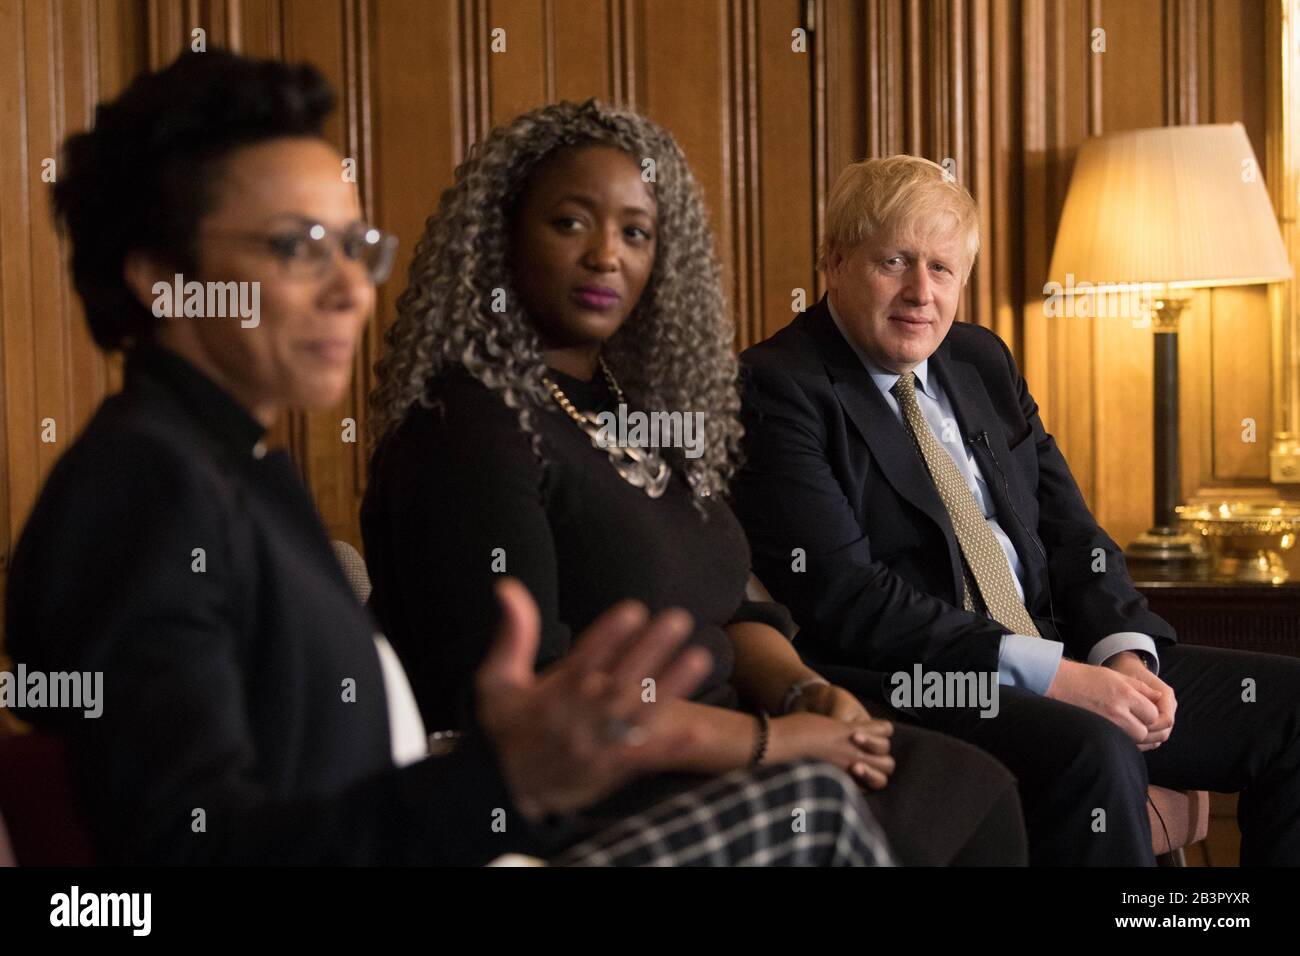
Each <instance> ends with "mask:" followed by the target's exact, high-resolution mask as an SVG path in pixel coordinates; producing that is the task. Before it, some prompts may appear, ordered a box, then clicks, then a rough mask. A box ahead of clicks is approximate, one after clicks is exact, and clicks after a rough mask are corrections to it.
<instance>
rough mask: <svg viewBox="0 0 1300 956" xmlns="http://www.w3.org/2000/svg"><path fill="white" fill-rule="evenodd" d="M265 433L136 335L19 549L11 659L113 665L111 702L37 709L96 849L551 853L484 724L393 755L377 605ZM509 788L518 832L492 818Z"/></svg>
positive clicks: (472, 855) (454, 856) (310, 858)
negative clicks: (440, 747) (363, 592)
mask: <svg viewBox="0 0 1300 956" xmlns="http://www.w3.org/2000/svg"><path fill="white" fill-rule="evenodd" d="M262 432H263V429H262V427H261V426H260V425H259V424H258V423H257V421H256V420H254V419H253V418H252V417H251V416H250V415H249V414H248V413H247V412H246V411H245V410H244V409H243V408H242V407H241V406H239V405H238V404H237V403H236V402H235V400H234V399H233V398H231V397H230V396H229V395H228V394H227V393H225V392H224V391H223V390H222V389H220V388H219V387H218V386H217V385H215V384H214V383H213V382H212V381H210V380H209V379H207V378H206V377H205V376H203V375H202V374H201V373H200V372H199V371H198V370H197V369H196V368H194V367H193V366H192V365H190V364H189V363H187V362H185V361H184V360H183V359H181V358H180V357H179V356H177V355H176V354H174V353H171V352H168V351H165V350H163V349H147V350H144V351H138V352H137V353H136V354H134V355H132V356H131V358H130V360H129V361H128V364H127V368H126V379H125V388H124V390H123V392H122V393H120V394H118V395H115V396H112V397H110V398H109V399H107V400H106V401H105V402H104V404H103V405H102V406H101V407H100V409H99V410H98V412H97V413H96V414H95V416H94V418H93V419H92V420H91V422H90V423H89V425H88V426H87V427H86V429H85V431H84V432H83V434H82V435H81V437H80V438H78V439H77V441H76V443H75V444H74V445H73V446H72V447H71V448H70V449H69V450H68V451H67V453H66V454H65V455H64V456H63V457H62V458H61V459H60V460H59V462H58V463H57V464H56V465H55V467H54V470H53V472H52V473H51V475H50V478H49V480H48V481H47V482H46V484H45V487H44V489H43V491H42V493H41V495H40V498H39V500H38V501H37V503H36V506H35V509H34V510H33V512H32V515H31V518H30V519H29V521H28V523H27V526H26V528H25V530H24V532H23V535H22V538H21V540H20V542H19V544H18V547H17V550H16V552H15V554H14V560H13V565H12V568H11V573H10V580H9V593H8V606H7V608H6V612H7V640H8V646H9V650H10V652H11V654H12V656H13V658H14V660H15V662H23V663H25V664H26V665H27V668H28V670H29V672H30V671H32V670H42V671H76V672H95V671H100V672H102V673H103V699H102V701H101V706H102V715H101V716H99V717H98V718H86V717H84V716H82V711H81V710H80V709H74V710H50V709H45V710H41V709H31V710H28V711H24V712H22V713H21V716H22V717H23V718H24V719H26V720H28V721H30V722H32V723H34V724H35V725H36V726H37V727H38V728H40V729H44V730H47V731H51V732H55V733H58V734H60V735H62V736H63V737H65V738H66V740H67V743H68V748H69V752H70V756H71V760H72V763H73V767H72V769H73V773H74V779H75V781H76V785H77V791H78V795H79V797H80V801H81V803H82V805H83V807H84V809H85V811H86V813H87V815H88V816H89V823H90V828H91V834H92V838H93V841H94V844H95V851H96V856H97V858H98V859H99V860H100V861H101V862H108V863H162V864H174V863H294V864H305V863H460V864H475V863H481V862H486V861H487V860H489V859H491V858H492V857H494V856H496V855H498V854H499V853H503V852H507V851H522V852H536V851H537V850H538V849H539V847H540V844H538V843H536V842H534V840H533V839H532V837H530V835H529V834H530V831H529V829H528V827H527V826H526V825H525V824H524V821H523V818H522V817H521V816H520V815H519V814H518V813H517V812H515V811H513V810H512V809H510V808H511V803H510V797H509V794H508V792H507V788H506V785H505V783H504V782H503V780H502V777H501V774H500V770H499V768H498V766H497V762H496V758H495V755H494V754H493V753H492V751H491V749H490V748H489V747H488V746H487V745H486V744H485V743H482V742H475V741H473V740H471V741H469V742H468V743H467V745H466V746H464V747H462V748H461V749H460V750H459V751H457V752H456V753H455V754H453V755H452V756H450V757H445V758H438V759H426V760H423V761H420V762H418V763H415V764H412V765H410V766H407V767H404V768H402V769H400V770H399V769H395V768H394V767H393V764H392V756H391V745H390V739H389V716H388V710H387V699H386V696H385V689H384V684H383V675H382V672H381V668H380V663H379V658H378V655H377V653H376V649H375V644H374V642H373V639H372V636H373V634H374V631H375V628H374V625H373V622H372V620H371V618H370V615H369V614H368V613H367V611H366V610H365V608H363V607H362V606H361V605H360V604H359V603H358V601H357V600H356V597H355V595H354V593H353V591H352V589H351V588H350V587H349V586H348V583H347V581H346V579H345V578H344V576H343V572H342V569H341V568H340V567H339V564H338V561H337V560H336V559H335V557H334V554H333V552H332V551H331V549H330V544H329V541H328V538H327V536H326V532H325V529H324V527H323V526H322V525H321V522H320V519H319V517H318V515H317V512H316V509H315V507H314V505H313V503H312V501H311V498H310V496H309V495H308V494H307V491H306V489H305V488H304V487H303V485H302V483H301V481H300V480H299V478H298V475H297V472H296V470H295V468H294V466H293V464H292V462H291V461H290V460H289V458H288V456H287V455H286V454H285V453H284V452H281V451H271V452H269V453H268V452H266V451H265V450H264V448H263V446H262V445H261V442H260V439H261V436H262ZM200 549H201V550H200ZM345 681H352V682H353V684H352V685H351V687H352V692H351V693H348V692H347V690H346V688H345V685H344V682H345ZM349 698H350V699H349ZM497 807H500V808H503V809H506V810H507V814H508V818H509V820H510V824H509V826H508V827H507V832H508V835H506V834H501V833H496V832H494V830H493V828H492V821H493V816H492V814H493V810H494V808H497ZM199 811H202V812H201V813H199Z"/></svg>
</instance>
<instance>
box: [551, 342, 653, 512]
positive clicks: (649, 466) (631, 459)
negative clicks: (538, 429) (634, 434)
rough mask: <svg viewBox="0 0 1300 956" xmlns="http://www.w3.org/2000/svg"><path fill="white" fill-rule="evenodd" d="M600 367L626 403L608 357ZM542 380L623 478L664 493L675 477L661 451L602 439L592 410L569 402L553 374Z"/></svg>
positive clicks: (645, 490)
mask: <svg viewBox="0 0 1300 956" xmlns="http://www.w3.org/2000/svg"><path fill="white" fill-rule="evenodd" d="M600 370H601V372H603V373H604V375H605V381H606V382H608V383H609V388H610V391H612V392H613V393H614V398H615V399H616V400H617V401H618V403H619V404H620V405H626V404H627V400H626V399H625V398H624V397H623V389H621V388H619V386H618V382H617V381H616V380H615V379H614V373H613V372H611V371H610V370H609V366H608V365H606V364H605V360H604V358H601V359H600ZM542 382H543V383H544V384H545V385H546V387H547V389H549V390H550V393H551V398H553V399H555V402H556V404H557V405H559V406H560V408H562V409H564V412H565V414H567V415H568V416H569V417H570V418H571V419H573V421H574V423H575V424H576V425H577V426H578V427H579V428H581V429H582V430H583V431H584V432H586V433H587V437H588V438H590V439H591V443H592V444H593V445H595V446H596V447H597V448H599V449H601V450H602V451H604V452H606V453H607V454H608V455H609V463H610V464H611V465H613V466H614V470H615V471H617V472H618V476H619V477H620V478H622V479H623V480H624V481H626V482H627V483H628V484H629V485H631V486H632V487H634V488H640V489H641V490H642V491H644V492H645V493H646V494H647V495H649V496H650V497H651V498H658V497H659V496H660V495H662V494H663V493H664V490H665V489H667V487H668V482H669V480H670V479H671V478H672V470H671V469H670V468H669V467H668V463H667V462H666V461H664V459H663V456H662V455H660V454H659V452H657V451H655V450H653V449H641V448H636V447H634V446H626V447H625V446H623V445H611V444H606V443H605V442H604V441H603V440H602V439H601V434H600V433H601V428H602V422H601V421H600V419H599V418H597V417H596V416H595V415H594V414H592V413H591V412H585V413H584V412H580V411H578V409H577V408H576V407H575V406H574V404H573V402H571V401H569V396H567V395H565V394H564V390H563V389H561V388H560V386H558V385H556V384H555V382H554V381H553V380H552V379H551V377H550V376H549V375H543V376H542Z"/></svg>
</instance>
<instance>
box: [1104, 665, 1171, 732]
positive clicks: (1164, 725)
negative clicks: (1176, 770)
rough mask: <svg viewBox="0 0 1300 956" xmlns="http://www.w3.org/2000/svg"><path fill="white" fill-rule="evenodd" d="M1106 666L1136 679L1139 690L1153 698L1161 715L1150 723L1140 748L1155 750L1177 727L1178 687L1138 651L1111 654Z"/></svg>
mask: <svg viewBox="0 0 1300 956" xmlns="http://www.w3.org/2000/svg"><path fill="white" fill-rule="evenodd" d="M1104 666H1106V667H1109V668H1110V669H1111V670H1115V671H1118V672H1119V673H1121V674H1123V675H1124V676H1125V677H1127V678H1129V679H1130V680H1132V681H1135V682H1136V683H1137V684H1138V685H1139V686H1138V690H1140V691H1142V692H1143V693H1144V694H1146V695H1147V697H1148V698H1150V700H1151V702H1152V703H1153V704H1155V705H1156V710H1157V711H1158V716H1157V717H1156V722H1155V723H1154V724H1148V725H1147V736H1146V738H1145V739H1144V740H1142V741H1141V742H1140V743H1139V744H1138V749H1139V750H1154V749H1155V748H1156V747H1159V746H1160V745H1161V744H1162V743H1164V742H1165V741H1166V740H1168V739H1169V735H1170V734H1171V733H1173V729H1174V713H1175V711H1177V710H1178V700H1177V699H1176V698H1175V696H1174V689H1173V688H1172V687H1170V686H1169V685H1168V684H1166V683H1165V682H1164V681H1162V680H1161V679H1160V678H1159V677H1157V676H1156V675H1155V674H1153V673H1151V671H1150V670H1148V669H1147V666H1146V664H1145V663H1143V661H1142V658H1141V657H1139V656H1138V654H1137V653H1136V652H1135V651H1120V652H1119V653H1118V654H1113V655H1112V656H1111V657H1109V658H1107V659H1106V661H1105V664H1104Z"/></svg>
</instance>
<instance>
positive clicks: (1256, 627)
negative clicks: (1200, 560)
mask: <svg viewBox="0 0 1300 956" xmlns="http://www.w3.org/2000/svg"><path fill="white" fill-rule="evenodd" d="M1134 583H1136V584H1137V588H1138V590H1139V591H1141V592H1142V594H1143V595H1144V596H1145V597H1146V599H1147V601H1148V602H1149V603H1150V604H1151V610H1153V611H1155V612H1156V613H1157V614H1159V615H1160V616H1161V617H1163V618H1164V619H1165V620H1166V621H1168V622H1169V623H1170V624H1171V625H1173V628H1174V630H1175V631H1176V632H1177V633H1178V640H1179V641H1185V642H1186V643H1188V644H1208V645H1210V646H1212V647H1225V648H1232V649H1236V650H1242V651H1262V652H1263V653H1266V654H1289V655H1291V656H1292V657H1300V581H1288V582H1287V583H1286V584H1251V583H1246V582H1235V581H1221V580H1210V581H1136V582H1134Z"/></svg>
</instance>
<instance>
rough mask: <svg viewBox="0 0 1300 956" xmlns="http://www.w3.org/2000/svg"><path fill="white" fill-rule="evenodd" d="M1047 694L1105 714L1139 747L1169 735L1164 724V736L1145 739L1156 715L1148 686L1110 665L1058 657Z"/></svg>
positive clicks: (1156, 711)
mask: <svg viewBox="0 0 1300 956" xmlns="http://www.w3.org/2000/svg"><path fill="white" fill-rule="evenodd" d="M1140 664H1141V662H1140V661H1139V666H1140ZM1170 693H1171V696H1172V691H1171V692H1170ZM1047 696H1048V697H1050V698H1051V699H1053V700H1059V701H1064V702H1065V703H1067V704H1074V705H1075V706H1076V707H1082V708H1084V709H1085V710H1090V711H1092V712H1093V713H1094V714H1098V715H1100V716H1102V717H1105V718H1106V719H1107V720H1109V721H1110V722H1111V723H1113V724H1115V726H1117V727H1119V729H1120V730H1122V731H1124V733H1126V734H1128V735H1129V737H1131V738H1132V739H1133V742H1134V743H1136V744H1137V745H1138V747H1139V749H1142V750H1151V749H1152V747H1153V746H1155V745H1158V744H1159V743H1160V742H1161V741H1162V740H1163V739H1164V738H1168V736H1169V733H1168V728H1166V729H1165V730H1164V731H1163V733H1164V738H1160V739H1158V740H1150V741H1149V740H1148V738H1149V737H1151V736H1152V731H1151V728H1152V727H1154V726H1155V725H1156V723H1157V721H1158V720H1159V719H1160V711H1159V709H1158V708H1157V707H1156V704H1155V702H1154V700H1153V691H1152V688H1151V687H1150V686H1149V685H1148V684H1147V683H1146V682H1145V681H1141V680H1137V679H1135V678H1133V677H1130V676H1128V675H1127V674H1123V673H1121V672H1119V671H1117V670H1115V669H1114V668H1111V667H1096V666H1094V665H1092V664H1081V663H1079V662H1078V661H1067V660H1062V661H1061V665H1060V667H1059V668H1057V671H1056V677H1055V679H1053V681H1052V685H1051V686H1050V687H1048V688H1047ZM1171 720H1172V718H1171Z"/></svg>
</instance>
